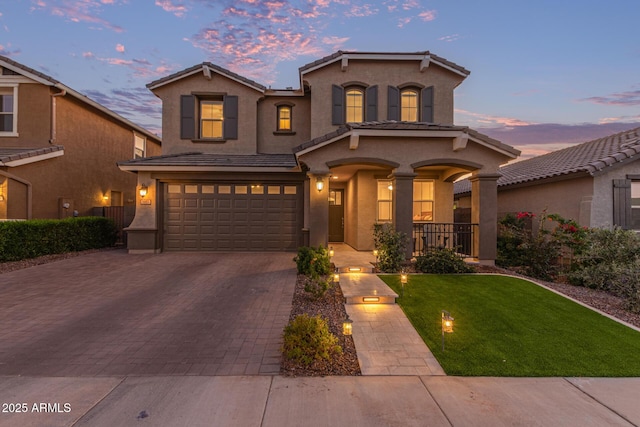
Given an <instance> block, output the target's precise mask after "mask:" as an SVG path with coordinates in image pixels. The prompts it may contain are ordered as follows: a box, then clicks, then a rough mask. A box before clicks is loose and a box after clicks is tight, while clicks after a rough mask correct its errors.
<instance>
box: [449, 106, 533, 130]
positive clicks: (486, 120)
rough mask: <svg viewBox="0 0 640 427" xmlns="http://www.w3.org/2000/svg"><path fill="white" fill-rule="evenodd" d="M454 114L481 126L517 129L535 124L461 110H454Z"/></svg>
mask: <svg viewBox="0 0 640 427" xmlns="http://www.w3.org/2000/svg"><path fill="white" fill-rule="evenodd" d="M455 112H456V113H457V114H462V115H464V116H467V117H470V118H472V119H473V120H474V121H475V122H476V123H478V124H479V125H482V126H488V125H501V126H507V127H517V126H529V125H533V124H535V123H534V122H527V121H524V120H520V119H516V118H513V117H500V116H492V115H489V114H482V113H474V112H471V111H466V110H461V109H458V108H456V109H455Z"/></svg>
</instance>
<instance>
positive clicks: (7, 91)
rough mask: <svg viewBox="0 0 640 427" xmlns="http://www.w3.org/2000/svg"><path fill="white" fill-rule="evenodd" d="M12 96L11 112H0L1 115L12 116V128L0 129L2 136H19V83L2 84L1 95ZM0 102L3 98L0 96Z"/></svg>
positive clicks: (0, 87) (0, 135)
mask: <svg viewBox="0 0 640 427" xmlns="http://www.w3.org/2000/svg"><path fill="white" fill-rule="evenodd" d="M5 95H6V96H12V97H13V99H12V103H11V108H12V111H11V112H0V115H3V116H5V115H6V116H9V115H10V116H11V130H10V131H0V137H7V136H10V137H12V136H18V85H17V84H2V85H0V96H5ZM0 102H2V101H1V98H0Z"/></svg>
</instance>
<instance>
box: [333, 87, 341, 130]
mask: <svg viewBox="0 0 640 427" xmlns="http://www.w3.org/2000/svg"><path fill="white" fill-rule="evenodd" d="M331 124H332V125H343V124H344V89H343V88H342V87H341V86H336V85H333V86H331Z"/></svg>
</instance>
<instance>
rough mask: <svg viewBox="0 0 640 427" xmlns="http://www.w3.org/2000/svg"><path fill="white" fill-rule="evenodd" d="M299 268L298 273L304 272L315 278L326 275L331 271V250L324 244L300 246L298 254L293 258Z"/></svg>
mask: <svg viewBox="0 0 640 427" xmlns="http://www.w3.org/2000/svg"><path fill="white" fill-rule="evenodd" d="M293 260H294V261H295V263H296V267H297V269H298V274H304V275H305V276H309V277H311V278H313V279H317V278H318V277H320V276H326V275H327V274H329V273H330V272H331V260H330V259H329V251H328V250H327V249H326V248H323V247H322V246H318V247H317V248H314V247H313V246H303V247H300V248H298V255H297V256H296V257H295V258H293Z"/></svg>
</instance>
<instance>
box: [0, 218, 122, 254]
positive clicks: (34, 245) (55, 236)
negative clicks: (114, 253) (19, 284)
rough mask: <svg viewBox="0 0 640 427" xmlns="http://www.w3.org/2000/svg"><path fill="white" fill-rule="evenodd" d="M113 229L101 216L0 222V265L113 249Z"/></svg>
mask: <svg viewBox="0 0 640 427" xmlns="http://www.w3.org/2000/svg"><path fill="white" fill-rule="evenodd" d="M116 240H117V229H116V227H115V225H114V223H113V221H112V220H111V219H109V218H103V217H79V218H67V219H62V220H51V219H38V220H29V221H9V222H0V262H5V261H18V260H21V259H27V258H35V257H38V256H42V255H51V254H59V253H65V252H76V251H83V250H87V249H97V248H104V247H107V246H113V245H114V244H115V242H116Z"/></svg>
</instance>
